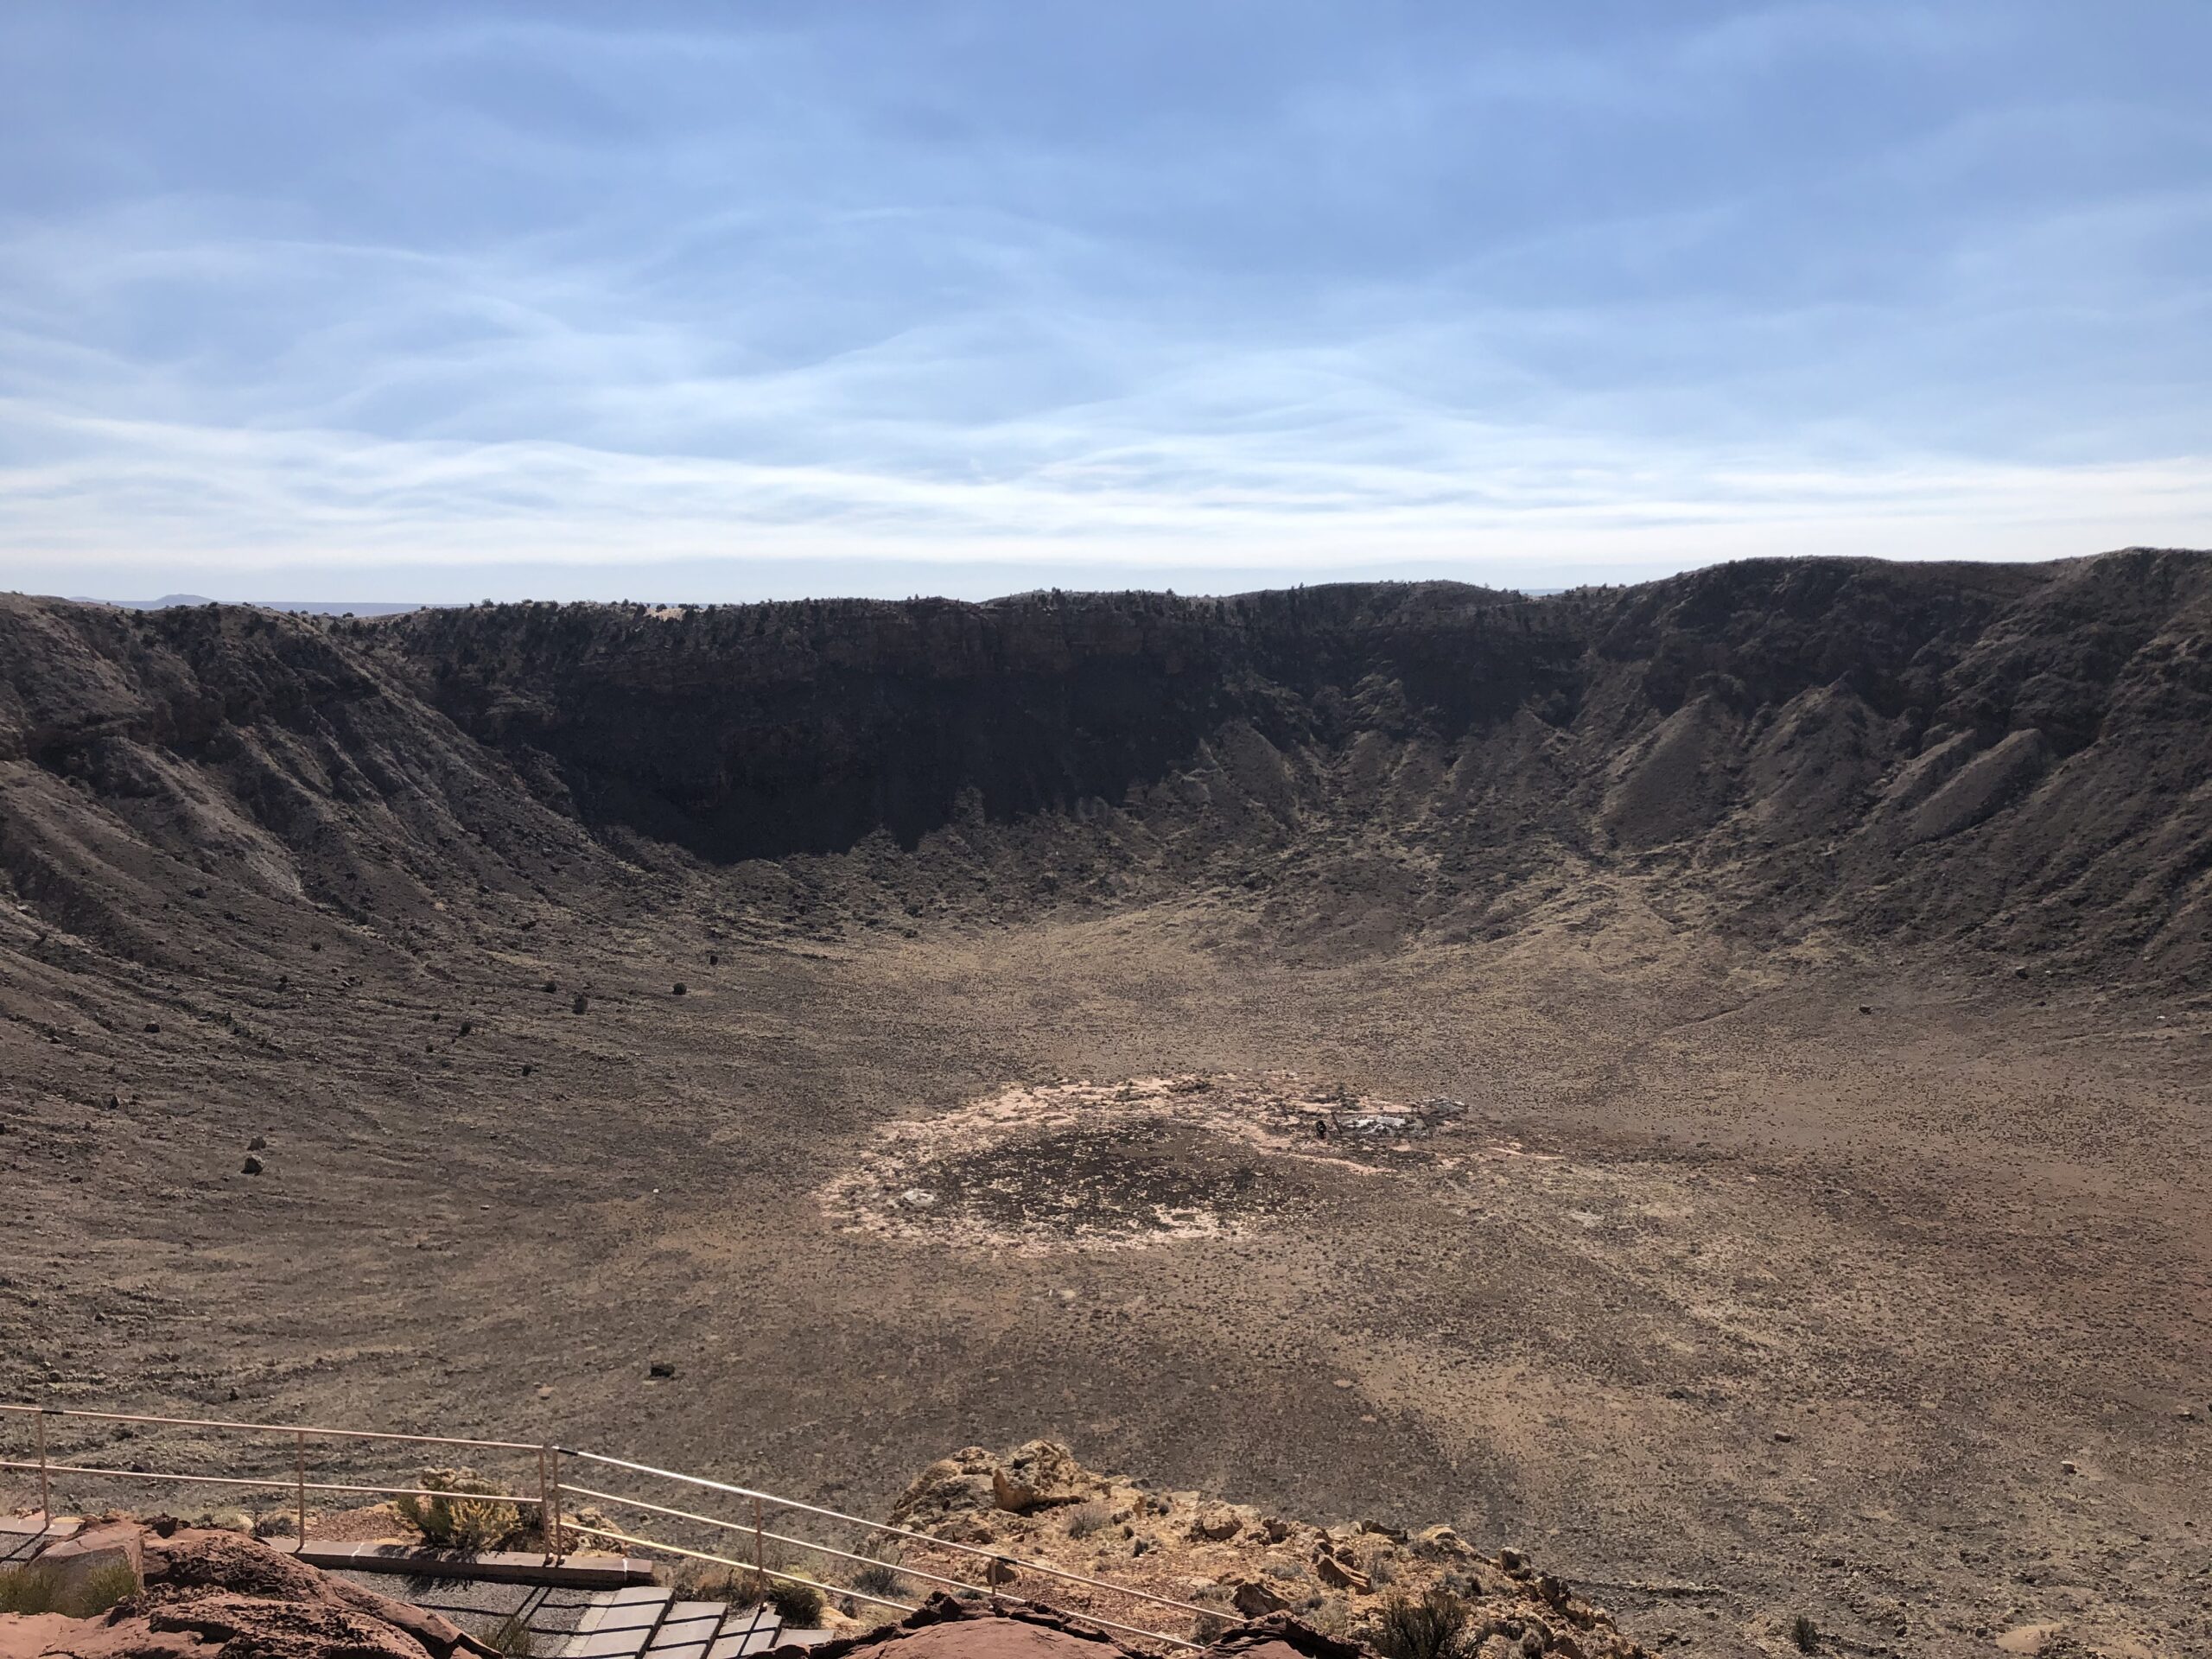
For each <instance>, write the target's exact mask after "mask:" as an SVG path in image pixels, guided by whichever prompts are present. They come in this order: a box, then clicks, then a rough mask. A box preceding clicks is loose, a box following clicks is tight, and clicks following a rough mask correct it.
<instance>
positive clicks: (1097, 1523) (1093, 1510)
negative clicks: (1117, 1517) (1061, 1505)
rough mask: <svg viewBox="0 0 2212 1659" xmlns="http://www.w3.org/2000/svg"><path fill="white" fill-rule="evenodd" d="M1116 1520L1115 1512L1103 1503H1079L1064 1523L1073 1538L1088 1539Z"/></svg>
mask: <svg viewBox="0 0 2212 1659" xmlns="http://www.w3.org/2000/svg"><path fill="white" fill-rule="evenodd" d="M1113 1518H1114V1515H1113V1511H1112V1510H1109V1509H1108V1508H1107V1507H1106V1506H1105V1505H1104V1504H1103V1503H1096V1502H1093V1503H1078V1504H1077V1505H1076V1506H1075V1507H1074V1508H1073V1509H1071V1510H1069V1511H1068V1516H1067V1520H1066V1521H1065V1523H1064V1524H1065V1526H1066V1528H1067V1529H1068V1536H1069V1537H1071V1538H1088V1537H1090V1535H1091V1534H1092V1533H1094V1532H1096V1531H1097V1530H1098V1529H1100V1528H1102V1527H1103V1526H1105V1525H1106V1524H1108V1522H1111V1521H1112V1520H1113Z"/></svg>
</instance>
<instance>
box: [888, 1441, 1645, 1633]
mask: <svg viewBox="0 0 2212 1659" xmlns="http://www.w3.org/2000/svg"><path fill="white" fill-rule="evenodd" d="M891 1519H892V1520H893V1522H896V1523H897V1524H899V1525H901V1526H906V1527H912V1528H913V1529H916V1530H917V1531H920V1532H926V1533H928V1534H930V1535H931V1536H933V1537H937V1538H942V1539H944V1540H946V1541H948V1542H953V1543H962V1544H967V1545H970V1546H976V1545H982V1546H988V1547H989V1548H992V1549H994V1550H1003V1551H1004V1552H1005V1553H1006V1555H1007V1557H1008V1558H1011V1559H1012V1560H1013V1561H1014V1565H1013V1566H1012V1567H1010V1568H1007V1567H1001V1568H998V1569H996V1570H995V1571H994V1572H993V1573H992V1576H993V1577H994V1579H995V1580H997V1581H998V1582H999V1583H1000V1584H1001V1586H1002V1587H1003V1589H1004V1592H1005V1593H1006V1594H1007V1595H1009V1596H1019V1595H1023V1594H1025V1593H1033V1594H1037V1595H1039V1596H1046V1597H1049V1598H1050V1599H1052V1601H1054V1602H1056V1603H1058V1604H1059V1605H1062V1606H1063V1607H1065V1608H1067V1609H1069V1610H1070V1611H1074V1612H1076V1613H1077V1614H1082V1613H1086V1612H1088V1613H1093V1614H1100V1615H1103V1616H1105V1617H1109V1618H1115V1617H1119V1618H1132V1617H1133V1616H1134V1615H1135V1614H1137V1613H1139V1612H1140V1611H1141V1609H1140V1608H1139V1607H1137V1606H1135V1605H1127V1604H1124V1605H1117V1604H1116V1598H1115V1597H1113V1596H1112V1595H1111V1594H1109V1593H1106V1592H1086V1591H1084V1590H1082V1589H1081V1588H1079V1587H1071V1586H1065V1585H1064V1584H1062V1583H1061V1582H1060V1581H1058V1580H1052V1579H1051V1578H1049V1577H1048V1576H1047V1575H1046V1574H1043V1573H1036V1572H1034V1571H1033V1570H1029V1569H1025V1568H1024V1567H1021V1566H1020V1564H1019V1563H1020V1562H1021V1561H1034V1562H1038V1563H1040V1564H1042V1565H1044V1566H1046V1567H1057V1568H1060V1569H1062V1570H1064V1571H1068V1572H1073V1573H1085V1574H1090V1575H1093V1576H1095V1577H1097V1578H1101V1579H1104V1580H1109V1581H1111V1582H1112V1583H1114V1584H1116V1585H1118V1586H1126V1587H1128V1589H1132V1590H1141V1591H1145V1592H1149V1593H1151V1594H1153V1595H1156V1596H1165V1597H1169V1598H1172V1599H1175V1600H1177V1601H1179V1602H1184V1603H1187V1604H1191V1605H1197V1606H1199V1607H1215V1608H1218V1609H1219V1611H1218V1613H1217V1614H1216V1615H1214V1616H1213V1617H1212V1618H1209V1619H1207V1620H1205V1621H1204V1622H1203V1623H1202V1626H1201V1628H1200V1629H1199V1630H1198V1631H1196V1632H1195V1634H1197V1635H1198V1637H1200V1639H1207V1638H1212V1639H1214V1640H1216V1641H1217V1643H1222V1644H1224V1645H1223V1648H1222V1650H1223V1651H1229V1650H1232V1647H1231V1645H1230V1644H1234V1643H1245V1644H1246V1645H1248V1646H1249V1644H1250V1643H1249V1641H1248V1638H1253V1639H1260V1640H1270V1641H1281V1642H1286V1643H1289V1644H1290V1646H1289V1647H1288V1648H1287V1649H1286V1651H1294V1652H1297V1653H1300V1654H1312V1655H1316V1656H1318V1655H1322V1654H1325V1653H1328V1652H1332V1651H1333V1650H1334V1649H1332V1648H1331V1647H1330V1646H1329V1645H1328V1644H1329V1643H1338V1644H1339V1645H1342V1644H1345V1643H1349V1644H1352V1645H1351V1646H1348V1647H1344V1651H1346V1652H1356V1651H1361V1650H1365V1649H1369V1648H1380V1649H1383V1650H1384V1651H1389V1650H1393V1649H1395V1648H1397V1647H1400V1646H1402V1643H1397V1642H1394V1641H1393V1640H1391V1639H1390V1632H1391V1628H1392V1626H1393V1625H1394V1624H1397V1625H1398V1626H1399V1627H1400V1628H1402V1627H1403V1624H1405V1623H1406V1622H1407V1621H1408V1618H1409V1617H1410V1618H1412V1619H1413V1620H1414V1621H1416V1622H1417V1621H1418V1620H1419V1619H1420V1618H1421V1616H1422V1615H1423V1613H1424V1611H1426V1612H1427V1613H1428V1614H1429V1615H1430V1616H1431V1617H1435V1616H1438V1615H1439V1614H1440V1615H1441V1616H1443V1617H1446V1618H1449V1619H1451V1620H1452V1622H1453V1623H1455V1624H1456V1625H1457V1627H1458V1628H1457V1637H1458V1639H1457V1644H1456V1650H1457V1651H1459V1652H1462V1653H1465V1654H1467V1655H1470V1656H1479V1659H1508V1656H1515V1659H1518V1656H1535V1655H1539V1654H1555V1655H1558V1656H1560V1659H1641V1656H1643V1655H1644V1654H1645V1649H1643V1647H1642V1646H1640V1645H1639V1644H1638V1643H1637V1642H1635V1641H1634V1640H1633V1639H1631V1638H1630V1637H1628V1636H1626V1635H1624V1633H1623V1632H1622V1631H1620V1630H1618V1628H1617V1627H1616V1626H1615V1624H1614V1623H1613V1619H1612V1616H1611V1614H1610V1613H1609V1612H1607V1611H1606V1610H1605V1608H1603V1607H1600V1606H1598V1605H1594V1604H1592V1603H1591V1602H1589V1601H1587V1600H1585V1599H1583V1598H1581V1597H1580V1596H1578V1595H1576V1594H1575V1593H1574V1592H1573V1590H1572V1589H1571V1588H1570V1587H1569V1586H1568V1585H1567V1582H1566V1581H1565V1580H1562V1579H1560V1578H1559V1577H1558V1576H1556V1575H1554V1573H1548V1572H1545V1571H1543V1570H1541V1568H1539V1567H1537V1566H1536V1565H1535V1563H1534V1562H1533V1561H1531V1560H1529V1557H1528V1556H1527V1555H1526V1554H1524V1553H1523V1552H1522V1551H1520V1550H1517V1549H1510V1548H1508V1549H1502V1550H1500V1551H1499V1552H1498V1553H1497V1554H1496V1555H1486V1554H1483V1553H1481V1552H1480V1551H1478V1550H1477V1549H1476V1548H1474V1547H1473V1546H1472V1545H1471V1544H1469V1543H1468V1542H1467V1541H1465V1540H1464V1539H1462V1538H1461V1537H1460V1536H1459V1535H1458V1534H1457V1533H1456V1532H1454V1531H1452V1529H1451V1528H1450V1527H1447V1526H1433V1527H1430V1528H1427V1529H1426V1530H1423V1531H1421V1532H1416V1533H1408V1532H1405V1531H1402V1530H1399V1529H1395V1528H1391V1527H1387V1526H1384V1525H1382V1524H1381V1523H1379V1522H1373V1521H1368V1522H1359V1523H1357V1524H1354V1525H1332V1526H1319V1525H1314V1524H1312V1523H1310V1522H1303V1521H1296V1520H1291V1519H1287V1518H1285V1517H1283V1516H1276V1515H1269V1514H1267V1513H1265V1512H1263V1511H1262V1510H1258V1509H1255V1508H1254V1507H1252V1506H1250V1505H1249V1504H1240V1503H1223V1502H1220V1501H1219V1500H1217V1499H1214V1498H1210V1497H1205V1496H1203V1495H1202V1494H1200V1493H1198V1492H1194V1491H1155V1490H1154V1489H1152V1488H1150V1487H1148V1486H1147V1485H1145V1484H1143V1483H1141V1482H1138V1481H1135V1480H1131V1479H1128V1478H1124V1477H1120V1476H1111V1475H1103V1474H1100V1473H1097V1472H1096V1471H1093V1470H1090V1469H1087V1468H1085V1467H1084V1465H1082V1464H1081V1463H1079V1462H1078V1461H1077V1459H1076V1458H1075V1456H1074V1454H1073V1453H1072V1452H1070V1451H1069V1449H1068V1448H1067V1447H1066V1446H1058V1445H1055V1444H1054V1443H1052V1442H1051V1441H1049V1440H1033V1441H1031V1442H1030V1443H1029V1444H1028V1445H1027V1446H1022V1447H1021V1448H1020V1450H1018V1451H1016V1452H1013V1453H1011V1454H1009V1455H1007V1456H1004V1457H1001V1456H999V1455H997V1454H995V1453H993V1452H988V1451H986V1450H985V1449H983V1448H982V1447H981V1446H969V1447H967V1448H966V1449H964V1450H963V1451H960V1452H956V1453H954V1454H953V1455H952V1456H951V1457H950V1458H945V1459H940V1460H938V1462H936V1463H933V1464H931V1465H930V1466H929V1467H928V1468H927V1469H925V1470H924V1471H922V1473H921V1475H920V1477H919V1478H917V1479H916V1480H915V1481H914V1483H913V1484H912V1485H911V1486H909V1487H908V1488H907V1489H906V1491H905V1493H904V1494H902V1495H901V1496H900V1497H899V1500H898V1502H897V1503H896V1504H894V1505H893V1510H892V1513H891ZM924 1553H925V1551H924V1550H921V1549H918V1550H917V1552H916V1553H915V1554H910V1556H909V1557H908V1559H909V1560H912V1561H913V1562H914V1563H915V1564H916V1565H927V1566H930V1567H931V1570H938V1567H937V1565H936V1564H935V1563H925V1562H924V1561H923V1560H922V1559H921V1557H922V1554H924ZM942 1565H943V1567H944V1568H945V1569H950V1570H954V1571H958V1572H961V1573H963V1575H970V1576H972V1575H973V1574H974V1573H975V1572H976V1563H975V1561H974V1559H973V1557H966V1558H964V1559H957V1558H956V1557H954V1556H953V1555H952V1554H950V1553H948V1554H947V1556H946V1558H945V1560H944V1562H943V1564H942ZM924 1611H928V1610H927V1609H925V1610H924ZM1138 1622H1146V1620H1144V1619H1142V1618H1140V1619H1139V1620H1138ZM1240 1624H1241V1625H1242V1628H1241V1629H1239V1628H1237V1627H1238V1626H1239V1625H1240ZM1262 1627H1264V1629H1265V1630H1267V1631H1268V1632H1270V1634H1268V1635H1267V1636H1266V1637H1255V1635H1254V1633H1255V1631H1258V1630H1261V1629H1262ZM1299 1643H1306V1645H1304V1646H1300V1645H1299ZM1315 1643H1319V1645H1315ZM935 1650H936V1649H928V1648H923V1647H917V1648H915V1649H913V1656H914V1659H920V1656H922V1655H924V1654H925V1653H929V1652H933V1651H935ZM967 1650H968V1649H965V1648H964V1647H963V1648H962V1649H960V1651H962V1652H963V1653H964V1652H966V1651H967ZM1233 1650H1236V1651H1243V1648H1242V1647H1236V1648H1234V1649H1233ZM893 1651H896V1652H898V1653H899V1654H900V1655H901V1656H902V1659H904V1656H905V1650H904V1649H887V1650H886V1651H885V1653H884V1659H891V1656H892V1653H893ZM1014 1651H1020V1652H1024V1653H1027V1652H1028V1651H1030V1649H1009V1652H1014ZM1035 1651H1037V1652H1039V1654H1042V1653H1044V1652H1046V1651H1052V1652H1058V1649H1043V1648H1039V1649H1035ZM1068 1651H1069V1652H1070V1653H1071V1654H1072V1653H1073V1652H1074V1649H1068ZM1096 1651H1100V1652H1103V1651H1105V1650H1104V1649H1097V1650H1096ZM870 1652H871V1659H873V1653H874V1649H870ZM1270 1659H1275V1656H1274V1654H1273V1653H1272V1652H1270Z"/></svg>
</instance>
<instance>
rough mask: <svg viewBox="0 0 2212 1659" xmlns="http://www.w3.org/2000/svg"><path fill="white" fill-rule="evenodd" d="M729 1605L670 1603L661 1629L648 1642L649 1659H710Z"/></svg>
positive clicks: (718, 1603) (720, 1603)
mask: <svg viewBox="0 0 2212 1659" xmlns="http://www.w3.org/2000/svg"><path fill="white" fill-rule="evenodd" d="M728 1611H729V1606H728V1604H727V1603H725V1602H720V1601H677V1602H671V1603H670V1604H669V1608H668V1611H666V1612H665V1613H664V1614H663V1615H662V1616H661V1621H660V1628H659V1629H658V1630H655V1631H654V1632H653V1639H652V1641H651V1642H649V1643H646V1645H645V1652H646V1654H647V1655H648V1656H650V1659H707V1649H709V1648H710V1647H712V1646H713V1645H714V1641H715V1637H718V1636H720V1635H721V1630H722V1619H723V1618H724V1616H725V1615H726V1614H728Z"/></svg>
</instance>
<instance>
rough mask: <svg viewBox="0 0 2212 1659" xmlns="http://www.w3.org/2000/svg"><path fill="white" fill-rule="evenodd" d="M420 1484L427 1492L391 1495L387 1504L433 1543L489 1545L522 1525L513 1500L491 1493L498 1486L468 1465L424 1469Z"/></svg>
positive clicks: (445, 1546) (446, 1546)
mask: <svg viewBox="0 0 2212 1659" xmlns="http://www.w3.org/2000/svg"><path fill="white" fill-rule="evenodd" d="M421 1484H422V1486H423V1489H424V1490H425V1491H429V1493H431V1494H432V1496H430V1497H415V1496H414V1495H413V1494H411V1493H410V1494H409V1495H408V1496H406V1497H397V1498H395V1499H393V1500H392V1508H393V1509H395V1510H397V1511H398V1512H399V1519H400V1523H401V1524H402V1525H404V1526H405V1527H406V1528H407V1529H409V1530H410V1531H411V1532H413V1533H415V1534H416V1535H417V1536H418V1537H420V1538H421V1539H422V1541H423V1542H424V1543H426V1544H429V1545H430V1546H431V1547H432V1548H435V1549H489V1548H493V1546H494V1545H496V1544H498V1543H499V1542H500V1541H502V1540H504V1539H505V1538H506V1537H508V1536H509V1535H511V1534H512V1533H514V1532H516V1531H518V1530H519V1529H520V1528H521V1526H522V1516H521V1514H520V1513H519V1512H518V1510H516V1508H515V1506H514V1505H513V1504H512V1503H505V1502H504V1501H503V1500H501V1499H499V1498H498V1497H493V1496H491V1495H492V1494H494V1493H496V1492H498V1491H499V1488H498V1487H496V1486H494V1485H493V1484H490V1483H489V1482H488V1481H485V1480H482V1479H480V1478H478V1477H477V1474H476V1471H474V1470H473V1469H425V1470H424V1471H423V1478H422V1482H421ZM479 1494H483V1496H479Z"/></svg>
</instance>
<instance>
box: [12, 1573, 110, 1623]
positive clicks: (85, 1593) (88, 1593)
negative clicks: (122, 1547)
mask: <svg viewBox="0 0 2212 1659" xmlns="http://www.w3.org/2000/svg"><path fill="white" fill-rule="evenodd" d="M137 1590H138V1580H137V1575H136V1574H135V1573H132V1572H131V1570H130V1568H129V1567H126V1566H124V1564H123V1563H122V1562H120V1561H118V1562H116V1563H115V1564H114V1565H112V1566H111V1567H95V1568H94V1569H93V1570H92V1572H90V1573H86V1574H85V1575H84V1577H83V1578H81V1579H80V1580H78V1581H77V1583H76V1584H75V1585H74V1586H70V1585H67V1583H66V1582H65V1581H64V1580H63V1579H62V1578H61V1576H60V1574H59V1573H50V1572H47V1571H45V1570H43V1569H41V1568H39V1567H16V1568H13V1569H11V1570H6V1571H0V1613H60V1614H63V1615H65V1616H67V1618H98V1617H99V1615H100V1614H102V1613H104V1612H105V1611H107V1610H108V1609H109V1608H111V1607H112V1606H114V1605H115V1604H116V1603H117V1602H118V1601H121V1600H122V1599H124V1597H125V1596H130V1595H135V1594H137Z"/></svg>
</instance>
